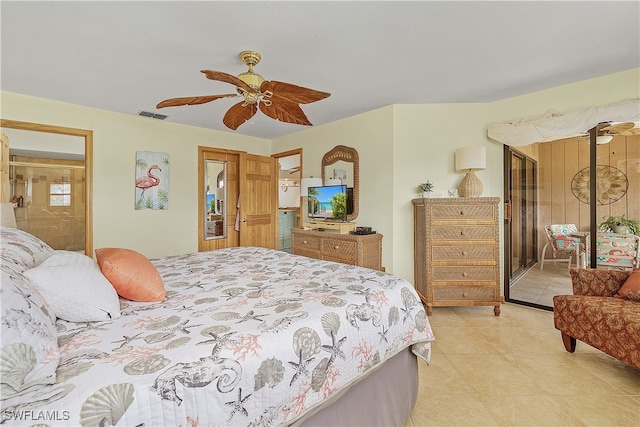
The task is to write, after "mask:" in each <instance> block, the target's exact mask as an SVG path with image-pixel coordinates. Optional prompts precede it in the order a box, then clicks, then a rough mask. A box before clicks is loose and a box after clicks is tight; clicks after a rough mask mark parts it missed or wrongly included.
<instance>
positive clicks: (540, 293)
mask: <svg viewBox="0 0 640 427" xmlns="http://www.w3.org/2000/svg"><path fill="white" fill-rule="evenodd" d="M572 293H573V289H572V287H571V276H569V269H568V268H567V263H560V262H558V264H557V265H554V264H553V261H547V262H545V263H544V269H543V270H541V269H540V265H539V264H536V265H534V266H533V267H532V268H530V269H529V270H528V271H527V272H526V273H525V274H524V276H522V277H520V278H519V279H518V280H517V281H516V282H515V283H514V284H513V285H511V287H510V288H509V298H510V299H512V300H518V301H526V302H531V303H535V304H540V305H544V306H547V307H553V297H554V295H561V294H572Z"/></svg>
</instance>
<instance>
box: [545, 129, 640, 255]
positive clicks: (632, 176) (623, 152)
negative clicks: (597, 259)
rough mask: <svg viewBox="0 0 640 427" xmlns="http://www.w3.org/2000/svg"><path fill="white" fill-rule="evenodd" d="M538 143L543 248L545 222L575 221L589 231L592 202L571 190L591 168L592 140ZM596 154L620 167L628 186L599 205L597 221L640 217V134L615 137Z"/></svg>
mask: <svg viewBox="0 0 640 427" xmlns="http://www.w3.org/2000/svg"><path fill="white" fill-rule="evenodd" d="M538 145H539V150H538V156H537V158H538V239H539V240H538V241H539V242H540V244H539V246H538V247H539V248H540V250H542V247H543V246H544V244H545V242H546V237H545V234H544V226H545V225H546V224H567V223H573V224H576V225H577V226H578V229H579V230H581V231H589V205H588V204H586V203H583V202H581V201H580V200H578V199H577V198H576V197H575V196H574V194H573V192H572V190H571V181H572V180H573V177H574V176H575V175H576V173H578V172H579V171H580V170H582V169H584V168H588V167H589V142H588V140H586V139H584V138H571V139H566V140H562V141H553V142H546V143H540V144H538ZM597 155H598V160H597V164H598V165H609V166H613V167H615V168H618V169H620V170H621V171H622V172H623V173H624V174H625V175H626V176H627V179H628V181H629V186H628V190H627V193H626V194H625V196H624V197H622V198H621V199H619V200H617V201H615V202H613V203H611V204H606V205H598V207H597V210H596V221H597V222H598V223H600V222H601V221H602V220H603V218H604V217H606V216H609V215H625V216H626V217H627V218H633V219H640V135H633V136H622V135H617V136H614V138H613V140H612V141H611V142H610V143H609V144H603V145H598V147H597ZM548 255H549V251H548V253H547V256H548Z"/></svg>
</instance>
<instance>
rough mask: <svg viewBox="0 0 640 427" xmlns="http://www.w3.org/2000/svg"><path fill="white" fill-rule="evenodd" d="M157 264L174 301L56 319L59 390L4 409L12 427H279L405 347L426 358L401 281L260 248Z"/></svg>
mask: <svg viewBox="0 0 640 427" xmlns="http://www.w3.org/2000/svg"><path fill="white" fill-rule="evenodd" d="M153 263H154V265H155V266H156V267H157V269H158V271H159V272H160V274H161V275H162V277H163V280H164V282H165V288H166V290H167V297H168V299H167V301H164V302H162V303H136V302H131V301H127V300H121V309H122V314H123V315H122V317H120V318H119V319H116V320H113V321H110V322H94V323H83V324H77V323H71V322H65V321H58V323H57V326H58V332H59V346H60V350H61V360H60V366H59V368H58V371H57V382H56V384H53V385H51V386H44V387H41V388H40V389H39V390H37V391H36V392H32V393H29V394H27V395H24V396H21V397H19V398H16V399H13V400H7V401H3V402H2V409H3V416H4V419H5V420H6V419H7V414H11V419H10V420H8V421H7V422H6V424H7V425H33V424H35V423H42V424H45V425H50V426H56V425H73V426H75V425H87V426H98V425H105V426H106V425H120V426H137V425H145V426H163V425H171V426H195V425H200V426H272V425H273V426H275V425H283V424H289V423H291V422H293V421H295V420H296V419H298V418H299V417H300V416H302V415H303V414H305V412H307V411H308V410H310V409H311V408H313V407H315V406H317V405H319V404H321V402H322V401H323V400H324V399H325V398H327V397H328V396H330V395H332V394H333V393H335V392H336V391H337V390H339V389H340V388H342V387H344V386H347V385H349V384H351V383H353V382H355V381H357V380H358V378H359V377H361V376H363V375H366V373H367V370H369V369H371V368H372V367H375V366H376V365H378V364H380V363H383V362H384V361H385V360H386V359H388V358H390V357H392V356H393V355H395V354H397V353H398V352H399V351H401V350H402V349H404V348H406V347H409V346H411V347H412V350H413V352H414V353H416V355H418V356H419V357H422V358H424V359H425V360H426V361H427V362H428V361H429V358H430V342H431V341H433V339H434V338H433V334H432V331H431V327H430V325H429V322H428V319H427V316H426V313H425V311H424V309H423V306H422V304H421V303H420V300H419V298H418V296H417V294H416V292H415V290H414V288H413V285H412V284H411V283H409V282H407V281H405V280H403V279H401V278H399V277H397V276H393V275H390V274H386V273H382V272H378V271H374V270H369V269H364V268H359V267H354V266H349V265H344V264H337V263H330V262H323V261H319V260H314V259H310V258H305V257H300V256H296V255H290V254H287V253H284V252H279V251H273V250H268V249H263V248H255V247H240V248H230V249H222V250H217V251H211V252H199V253H194V254H188V255H182V256H173V257H167V258H163V259H159V260H153ZM19 418H23V421H19V420H18V419H19Z"/></svg>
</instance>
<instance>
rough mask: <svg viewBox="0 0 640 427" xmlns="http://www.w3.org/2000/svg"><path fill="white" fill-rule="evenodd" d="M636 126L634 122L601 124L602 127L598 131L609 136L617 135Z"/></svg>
mask: <svg viewBox="0 0 640 427" xmlns="http://www.w3.org/2000/svg"><path fill="white" fill-rule="evenodd" d="M634 126H635V123H633V122H623V123H601V126H600V127H599V128H598V131H600V132H604V133H608V134H616V133H620V132H625V131H628V130H629V129H632V128H633V127H634Z"/></svg>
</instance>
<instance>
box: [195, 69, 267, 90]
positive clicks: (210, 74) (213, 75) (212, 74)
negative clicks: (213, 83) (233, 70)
mask: <svg viewBox="0 0 640 427" xmlns="http://www.w3.org/2000/svg"><path fill="white" fill-rule="evenodd" d="M200 72H201V73H204V75H205V76H207V78H208V79H210V80H217V81H220V82H225V83H231V84H232V85H234V86H237V87H240V88H242V89H244V90H246V91H247V92H251V93H257V92H258V91H257V90H255V89H254V88H252V87H251V86H249V85H248V84H246V83H245V82H244V81H242V80H240V79H239V78H238V77H236V76H234V75H233V74H229V73H223V72H222V71H213V70H202V71H200Z"/></svg>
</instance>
